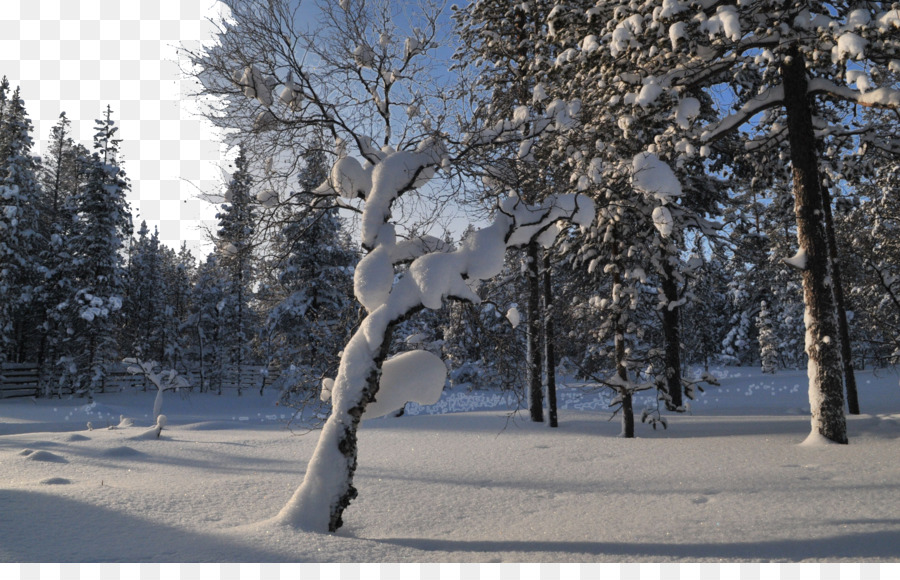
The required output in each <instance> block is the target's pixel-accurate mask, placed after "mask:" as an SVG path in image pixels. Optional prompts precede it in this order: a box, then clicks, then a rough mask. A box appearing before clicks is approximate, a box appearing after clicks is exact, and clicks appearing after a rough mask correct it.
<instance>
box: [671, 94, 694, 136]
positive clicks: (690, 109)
mask: <svg viewBox="0 0 900 580" xmlns="http://www.w3.org/2000/svg"><path fill="white" fill-rule="evenodd" d="M699 114H700V101H698V100H697V99H695V98H694V97H686V98H684V99H681V100H680V101H678V108H677V109H675V122H676V123H678V126H679V127H681V128H682V129H690V128H691V120H692V119H694V118H695V117H696V116H697V115H699Z"/></svg>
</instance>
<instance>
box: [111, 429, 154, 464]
mask: <svg viewBox="0 0 900 580" xmlns="http://www.w3.org/2000/svg"><path fill="white" fill-rule="evenodd" d="M153 436H154V438H155V437H156V431H155V430H154V431H153ZM103 455H104V456H105V457H136V456H138V455H143V453H141V452H140V451H138V450H137V449H134V448H133V447H129V446H127V445H120V446H119V447H111V448H109V449H106V450H104V451H103Z"/></svg>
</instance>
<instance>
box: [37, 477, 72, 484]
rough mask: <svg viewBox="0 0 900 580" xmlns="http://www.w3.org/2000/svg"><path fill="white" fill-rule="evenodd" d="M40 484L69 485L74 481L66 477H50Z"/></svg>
mask: <svg viewBox="0 0 900 580" xmlns="http://www.w3.org/2000/svg"><path fill="white" fill-rule="evenodd" d="M40 483H41V484H42V485H67V484H70V483H72V480H71V479H66V478H65V477H48V478H47V479H42V480H41V481H40Z"/></svg>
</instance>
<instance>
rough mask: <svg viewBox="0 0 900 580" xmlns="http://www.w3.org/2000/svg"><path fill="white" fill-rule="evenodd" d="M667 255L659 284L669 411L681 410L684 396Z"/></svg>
mask: <svg viewBox="0 0 900 580" xmlns="http://www.w3.org/2000/svg"><path fill="white" fill-rule="evenodd" d="M668 258H669V256H668V255H667V254H664V255H663V275H662V280H661V286H662V291H663V296H665V298H666V306H665V308H663V313H662V321H663V335H664V337H665V349H666V354H665V365H666V371H665V372H666V390H667V391H668V395H669V399H668V400H667V401H666V408H667V409H668V410H669V411H683V410H684V397H683V396H682V388H681V337H680V336H679V332H678V325H679V322H678V319H679V309H678V307H675V308H673V307H672V304H674V303H675V302H677V301H678V284H677V282H676V281H675V273H674V272H673V271H672V264H670V263H669V259H668Z"/></svg>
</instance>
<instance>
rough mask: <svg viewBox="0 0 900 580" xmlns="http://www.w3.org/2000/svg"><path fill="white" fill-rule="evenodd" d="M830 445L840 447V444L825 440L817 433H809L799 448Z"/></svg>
mask: <svg viewBox="0 0 900 580" xmlns="http://www.w3.org/2000/svg"><path fill="white" fill-rule="evenodd" d="M830 445H840V443H836V442H834V441H832V440H830V439H828V438H826V437H825V436H824V435H822V434H821V433H819V432H818V431H813V432H811V433H810V434H809V436H808V437H807V438H806V439H804V440H803V443H801V444H800V446H801V447H827V446H830Z"/></svg>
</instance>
